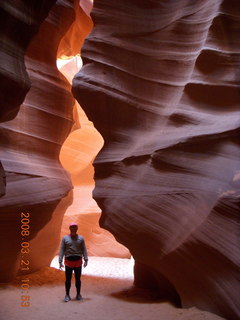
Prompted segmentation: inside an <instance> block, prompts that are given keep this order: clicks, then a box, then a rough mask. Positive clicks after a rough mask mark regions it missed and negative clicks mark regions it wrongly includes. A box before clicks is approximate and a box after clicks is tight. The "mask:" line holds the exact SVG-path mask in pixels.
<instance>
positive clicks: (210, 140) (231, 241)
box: [73, 0, 240, 320]
mask: <svg viewBox="0 0 240 320" xmlns="http://www.w3.org/2000/svg"><path fill="white" fill-rule="evenodd" d="M92 18H93V22H94V28H93V31H92V32H91V34H90V36H89V37H88V39H87V40H86V41H85V44H84V47H83V49H82V56H83V60H84V67H83V68H82V69H81V71H80V72H79V74H78V75H76V76H75V79H74V81H73V93H74V95H75V96H76V98H77V99H78V101H79V103H80V104H81V106H82V107H83V109H84V110H85V111H86V114H87V116H88V117H89V119H90V120H91V121H93V123H94V125H95V127H96V128H97V130H98V131H99V132H100V133H101V135H102V136H103V138H104V141H105V144H104V147H103V149H102V150H101V152H100V154H99V155H98V156H97V158H96V160H95V163H94V166H95V181H96V187H95V191H94V198H95V199H96V201H97V203H98V204H99V206H100V208H101V209H102V212H103V213H102V217H101V220H100V223H101V226H102V227H104V228H106V229H107V230H110V231H111V232H112V233H113V234H114V236H115V237H116V238H117V239H118V241H119V242H121V243H122V244H124V245H125V246H126V247H128V248H129V249H130V251H131V253H132V254H133V256H134V258H135V259H136V266H135V283H136V284H137V285H139V286H144V285H146V284H147V285H152V286H155V287H158V288H159V292H160V294H161V295H162V297H163V298H164V297H168V298H170V297H171V298H172V299H173V300H175V301H176V300H178V299H179V297H178V295H179V296H180V299H181V304H182V306H185V307H186V306H193V305H195V306H197V307H199V308H200V309H204V310H209V311H211V312H214V313H216V314H219V315H221V316H223V317H226V318H228V319H232V320H233V319H239V317H240V313H239V312H240V305H239V298H238V291H239V281H238V279H239V262H240V261H239V257H240V252H239V243H240V241H239V240H240V239H239V212H238V209H239V167H240V163H239V159H240V152H239V140H238V138H239V102H240V99H239V98H240V96H239V61H240V60H239V48H240V39H239V31H240V24H239V21H240V6H239V2H238V1H234V0H230V1H229V0H228V1H227V0H226V1H223V0H218V1H216V0H210V1H207V0H204V1H202V0H201V1H200V0H197V1H190V0H182V1H173V0H169V1H146V0H144V1H143V0H142V1H141V0H136V1H127V0H123V1H119V2H117V1H114V2H113V1H111V0H101V1H100V0H96V1H94V9H93V11H92ZM96 102H97V105H96ZM178 302H179V301H178Z"/></svg>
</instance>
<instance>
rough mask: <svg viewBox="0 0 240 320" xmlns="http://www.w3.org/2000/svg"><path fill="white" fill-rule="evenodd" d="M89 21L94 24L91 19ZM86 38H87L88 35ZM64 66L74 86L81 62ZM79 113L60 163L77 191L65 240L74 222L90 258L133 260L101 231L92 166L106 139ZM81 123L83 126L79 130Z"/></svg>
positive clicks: (63, 231) (63, 232)
mask: <svg viewBox="0 0 240 320" xmlns="http://www.w3.org/2000/svg"><path fill="white" fill-rule="evenodd" d="M88 19H89V20H90V18H88ZM82 20H83V21H82ZM85 20H86V17H85V19H81V20H80V21H82V22H81V23H83V26H82V27H81V30H82V33H83V29H85V31H86V27H87V24H86V23H85ZM72 31H73V30H72ZM88 31H90V30H88ZM72 35H73V32H71V38H70V40H69V41H66V37H67V35H66V37H65V41H64V42H66V43H70V42H71V39H72V38H73V39H74V38H75V37H72ZM84 35H85V37H86V34H84ZM62 42H63V41H62ZM74 43H75V42H74ZM66 47H69V46H66ZM60 63H61V64H63V66H62V67H60V71H61V72H62V73H63V74H64V75H65V76H66V78H67V79H68V80H69V82H70V83H72V78H73V76H74V75H75V74H76V73H77V72H78V70H79V69H80V68H81V65H82V63H81V58H80V57H79V56H75V57H73V58H71V59H65V60H60V61H58V64H59V65H60ZM75 111H76V112H74V115H75V118H76V119H78V121H76V122H75V130H74V131H73V132H71V133H70V134H69V136H68V137H67V139H66V141H65V142H64V144H63V146H62V148H61V152H60V161H61V163H62V165H63V167H64V168H65V169H66V170H67V171H68V172H69V173H70V176H71V180H72V184H73V187H74V188H73V203H72V204H71V205H70V206H69V207H68V208H67V210H66V212H65V214H64V218H63V223H62V228H61V236H64V235H66V234H68V233H69V224H70V223H71V222H73V221H74V222H78V225H79V230H78V232H79V233H80V234H81V235H83V236H84V239H85V242H86V245H87V250H88V255H89V256H100V257H117V258H130V253H129V251H128V249H127V248H126V247H124V246H123V245H121V244H120V243H118V242H117V241H116V240H115V238H114V237H113V235H112V234H111V233H110V232H109V231H107V230H105V229H103V228H100V227H99V218H100V216H101V210H100V208H99V207H98V205H97V203H96V201H94V200H93V198H92V191H93V188H94V185H95V184H94V180H93V175H94V169H93V165H92V163H93V160H94V159H95V157H96V155H97V153H98V152H99V151H100V150H101V148H102V146H103V139H102V137H101V135H100V134H99V132H98V131H97V130H96V129H95V128H94V126H93V123H92V122H91V121H89V120H88V118H87V117H86V114H85V113H84V111H83V110H82V108H81V107H80V105H79V104H78V103H77V102H76V105H75ZM77 123H80V124H81V126H80V127H79V126H78V127H77ZM56 253H58V252H56Z"/></svg>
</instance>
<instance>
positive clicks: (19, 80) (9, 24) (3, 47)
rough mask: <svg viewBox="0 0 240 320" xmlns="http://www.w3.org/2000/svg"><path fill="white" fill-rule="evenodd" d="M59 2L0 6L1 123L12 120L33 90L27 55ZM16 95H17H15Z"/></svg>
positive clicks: (18, 1)
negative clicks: (26, 59) (32, 41)
mask: <svg viewBox="0 0 240 320" xmlns="http://www.w3.org/2000/svg"><path fill="white" fill-rule="evenodd" d="M55 2H56V0H32V1H28V2H27V1H24V0H8V1H1V2H0V17H1V19H0V61H1V62H3V61H4V63H1V66H0V83H1V90H0V122H2V121H8V120H11V119H13V118H14V117H15V116H16V115H17V113H18V111H19V107H20V105H21V103H22V102H23V100H24V98H25V95H26V93H27V92H28V90H29V88H30V80H29V77H28V74H27V72H26V68H25V64H24V54H25V51H26V49H27V46H28V45H29V43H30V42H31V39H32V38H33V36H34V35H35V34H36V33H37V32H38V30H39V26H40V24H41V23H42V22H43V21H44V19H45V18H46V17H47V15H48V12H49V10H50V9H51V7H52V5H53V4H54V3H55ZM13 92H14V94H12V93H13Z"/></svg>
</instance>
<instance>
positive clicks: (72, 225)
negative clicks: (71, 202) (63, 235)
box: [69, 222, 78, 234]
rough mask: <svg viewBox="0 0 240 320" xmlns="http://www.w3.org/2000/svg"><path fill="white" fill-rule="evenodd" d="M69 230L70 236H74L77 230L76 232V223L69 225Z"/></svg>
mask: <svg viewBox="0 0 240 320" xmlns="http://www.w3.org/2000/svg"><path fill="white" fill-rule="evenodd" d="M69 229H70V232H71V234H76V233H77V230H78V224H77V223H76V222H72V223H70V225H69Z"/></svg>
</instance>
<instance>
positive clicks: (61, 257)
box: [59, 237, 65, 269]
mask: <svg viewBox="0 0 240 320" xmlns="http://www.w3.org/2000/svg"><path fill="white" fill-rule="evenodd" d="M64 252H65V241H64V237H63V238H62V242H61V246H60V251H59V268H60V269H61V268H63V267H64V266H63V263H62V261H63V256H64Z"/></svg>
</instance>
